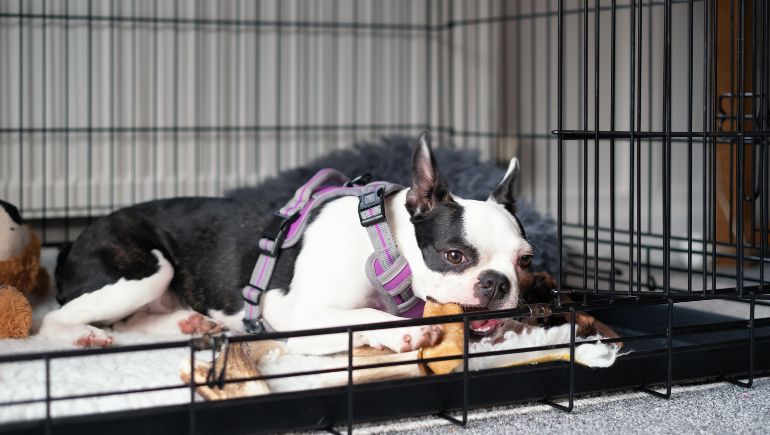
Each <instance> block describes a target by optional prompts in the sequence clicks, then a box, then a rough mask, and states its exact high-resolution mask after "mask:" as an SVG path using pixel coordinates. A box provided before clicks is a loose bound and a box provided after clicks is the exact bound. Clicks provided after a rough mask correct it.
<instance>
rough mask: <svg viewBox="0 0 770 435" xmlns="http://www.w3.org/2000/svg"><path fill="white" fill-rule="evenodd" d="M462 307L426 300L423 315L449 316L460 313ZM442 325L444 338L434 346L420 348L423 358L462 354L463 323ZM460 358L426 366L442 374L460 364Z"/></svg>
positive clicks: (430, 363)
mask: <svg viewBox="0 0 770 435" xmlns="http://www.w3.org/2000/svg"><path fill="white" fill-rule="evenodd" d="M462 312H463V309H462V307H460V306H459V305H457V304H437V303H434V302H426V303H425V310H424V311H423V317H436V316H449V315H452V314H462ZM443 326H444V338H443V339H442V340H441V342H440V343H439V344H437V345H435V346H430V347H424V348H423V349H422V357H423V358H437V357H442V356H452V355H458V356H460V357H461V356H462V354H463V324H462V323H461V322H457V323H446V324H444V325H443ZM462 362H463V361H462V359H452V360H446V361H434V362H429V363H428V364H427V365H428V368H430V370H431V371H432V372H433V373H435V374H437V375H443V374H447V373H450V372H452V371H453V370H454V369H456V368H457V367H459V366H460V364H462Z"/></svg>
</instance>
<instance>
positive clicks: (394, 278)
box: [242, 169, 424, 332]
mask: <svg viewBox="0 0 770 435" xmlns="http://www.w3.org/2000/svg"><path fill="white" fill-rule="evenodd" d="M356 180H358V179H356ZM356 180H354V182H355V181H356ZM351 183H352V182H351V181H350V180H349V179H348V178H347V177H345V176H344V175H343V174H342V173H340V172H339V171H336V170H334V169H322V170H320V171H319V172H318V173H316V174H315V175H314V176H313V177H312V178H311V179H310V180H309V181H308V182H307V183H305V184H304V185H303V186H302V187H300V188H299V189H298V190H297V191H296V193H295V194H294V197H292V199H291V200H289V202H287V203H286V205H285V206H283V207H282V208H281V209H280V210H278V212H276V213H275V214H274V215H273V219H272V221H271V222H270V224H269V225H268V226H267V228H266V229H265V231H264V233H263V235H262V238H261V239H260V240H259V257H258V259H257V264H256V265H255V266H254V271H253V272H252V274H251V278H250V279H249V283H248V284H247V285H246V286H245V287H244V288H243V291H242V295H243V300H244V308H245V310H244V318H243V323H244V325H245V326H246V330H247V331H248V332H262V331H264V325H263V323H262V321H261V315H262V313H261V310H260V302H261V299H262V295H263V293H265V291H267V290H268V289H269V285H270V280H271V278H272V276H273V271H274V269H275V265H276V262H277V261H278V256H279V255H280V252H281V250H282V249H284V248H289V247H291V246H294V245H295V244H296V243H297V242H298V241H299V240H300V239H301V238H302V233H303V232H304V230H305V227H306V226H307V224H308V221H309V217H310V214H311V211H312V210H314V209H315V208H317V207H319V206H321V205H323V204H325V203H326V202H328V201H330V200H332V199H334V198H338V197H341V196H357V197H358V198H359V207H358V211H359V219H360V221H361V225H362V226H364V227H365V228H366V230H367V233H368V234H369V239H370V240H371V242H372V246H373V247H374V254H372V255H371V256H370V257H369V260H368V261H367V265H366V274H367V277H368V278H369V280H370V282H371V283H372V285H373V286H374V287H375V288H376V289H378V290H379V291H381V292H384V294H385V295H388V296H389V297H386V298H384V299H386V300H387V301H388V302H391V301H392V302H391V303H390V304H389V310H388V311H390V312H392V313H393V314H400V315H403V316H407V317H422V307H423V305H424V302H423V301H421V300H419V299H418V298H416V297H415V296H414V293H413V292H412V290H411V278H412V274H411V270H410V269H409V265H408V264H407V262H406V260H405V259H404V258H403V257H402V256H401V255H400V253H399V252H398V247H397V245H396V242H395V240H394V238H393V235H392V234H391V231H390V227H389V226H388V224H387V221H386V217H385V210H384V204H385V201H384V199H385V197H387V196H388V195H389V194H391V193H395V192H397V191H399V190H402V189H403V187H402V186H399V185H396V184H392V183H387V182H383V181H378V182H373V183H370V184H367V185H365V186H356V185H352V186H351V185H350V184H351Z"/></svg>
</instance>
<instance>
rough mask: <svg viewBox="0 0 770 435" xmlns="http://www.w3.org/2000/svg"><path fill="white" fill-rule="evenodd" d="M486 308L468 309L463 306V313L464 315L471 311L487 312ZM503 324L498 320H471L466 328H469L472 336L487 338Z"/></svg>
mask: <svg viewBox="0 0 770 435" xmlns="http://www.w3.org/2000/svg"><path fill="white" fill-rule="evenodd" d="M487 310H488V308H487V307H479V306H475V307H468V306H463V311H465V312H466V313H468V312H473V311H487ZM502 324H503V322H502V321H500V320H498V319H484V320H471V321H470V322H468V328H470V330H471V333H473V335H476V336H479V337H487V336H490V335H492V334H494V333H495V332H497V330H498V329H499V328H500V326H502Z"/></svg>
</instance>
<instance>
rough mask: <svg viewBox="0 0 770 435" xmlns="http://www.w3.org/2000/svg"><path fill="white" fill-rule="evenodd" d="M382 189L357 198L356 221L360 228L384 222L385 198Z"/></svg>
mask: <svg viewBox="0 0 770 435" xmlns="http://www.w3.org/2000/svg"><path fill="white" fill-rule="evenodd" d="M383 192H384V190H383V189H379V190H377V191H376V192H368V193H364V194H362V195H359V196H358V219H359V220H360V221H361V226H363V227H368V226H371V225H374V224H378V223H380V222H383V221H384V220H385V198H383Z"/></svg>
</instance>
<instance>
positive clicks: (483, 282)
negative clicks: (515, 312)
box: [476, 270, 511, 299]
mask: <svg viewBox="0 0 770 435" xmlns="http://www.w3.org/2000/svg"><path fill="white" fill-rule="evenodd" d="M476 288H477V290H478V292H479V293H480V294H481V296H484V297H487V298H490V299H491V298H493V297H494V296H495V295H497V296H503V295H505V294H506V293H508V290H510V288H511V282H510V281H508V278H506V277H505V275H503V274H502V273H500V272H495V271H494V270H485V271H484V272H481V275H479V281H478V282H477V283H476Z"/></svg>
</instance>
